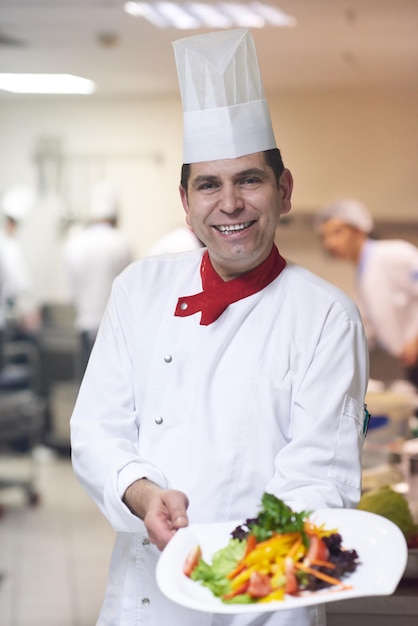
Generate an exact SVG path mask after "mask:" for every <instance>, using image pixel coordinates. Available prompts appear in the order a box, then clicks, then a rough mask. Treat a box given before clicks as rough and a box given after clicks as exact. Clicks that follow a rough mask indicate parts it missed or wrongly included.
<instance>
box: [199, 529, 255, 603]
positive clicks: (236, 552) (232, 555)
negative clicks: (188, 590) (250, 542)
mask: <svg viewBox="0 0 418 626" xmlns="http://www.w3.org/2000/svg"><path fill="white" fill-rule="evenodd" d="M245 547H246V542H245V541H240V540H239V539H230V540H229V542H228V544H227V545H226V546H225V548H221V549H220V550H218V551H217V552H215V553H214V554H213V557H212V564H209V563H206V561H204V560H203V559H200V561H199V563H198V565H197V566H196V567H195V569H194V570H193V572H192V574H191V578H192V580H197V581H200V582H201V583H202V585H205V587H208V588H209V589H210V590H211V591H212V593H213V594H214V595H215V596H217V597H220V596H223V595H225V594H227V593H229V592H230V591H231V585H230V582H229V580H228V578H227V575H228V574H229V572H232V570H233V569H234V568H235V566H236V564H237V563H238V561H240V560H241V559H242V557H243V556H244V553H245Z"/></svg>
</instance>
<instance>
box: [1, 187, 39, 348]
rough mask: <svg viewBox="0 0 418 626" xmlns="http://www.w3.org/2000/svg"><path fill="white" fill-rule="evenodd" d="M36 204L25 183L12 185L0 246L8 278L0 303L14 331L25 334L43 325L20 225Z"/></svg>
mask: <svg viewBox="0 0 418 626" xmlns="http://www.w3.org/2000/svg"><path fill="white" fill-rule="evenodd" d="M34 205H35V193H34V191H33V190H32V189H31V188H30V187H26V186H24V185H14V186H12V187H10V188H9V189H7V190H6V192H5V193H4V195H3V196H2V200H1V209H2V213H3V218H4V227H3V229H2V230H1V231H0V247H1V254H2V256H3V263H4V266H5V274H6V275H7V278H6V279H5V281H4V285H3V298H2V299H1V298H0V307H1V308H2V310H3V314H2V316H3V317H6V318H9V322H12V326H13V331H14V332H16V333H17V335H20V334H21V333H23V336H25V337H30V336H32V335H33V334H34V333H35V334H36V332H37V331H38V330H39V328H40V325H41V318H40V312H39V306H38V302H37V298H36V295H35V289H34V284H33V280H32V277H31V275H30V272H29V268H28V264H27V262H26V260H25V256H24V253H23V250H22V247H21V245H20V242H19V240H18V234H19V229H20V227H21V226H22V224H23V222H24V221H25V219H26V218H27V216H28V215H29V214H30V212H31V211H32V210H33V208H34Z"/></svg>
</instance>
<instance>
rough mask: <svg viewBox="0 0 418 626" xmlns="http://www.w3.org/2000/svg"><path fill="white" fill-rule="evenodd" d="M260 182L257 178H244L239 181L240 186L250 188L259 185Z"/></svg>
mask: <svg viewBox="0 0 418 626" xmlns="http://www.w3.org/2000/svg"><path fill="white" fill-rule="evenodd" d="M261 183H262V180H261V178H259V177H258V176H246V177H245V178H243V179H242V180H241V181H240V183H239V184H240V185H243V186H247V187H252V186H255V185H261Z"/></svg>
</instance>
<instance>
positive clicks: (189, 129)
mask: <svg viewBox="0 0 418 626" xmlns="http://www.w3.org/2000/svg"><path fill="white" fill-rule="evenodd" d="M173 46H174V54H175V59H176V65H177V73H178V78H179V83H180V92H181V98H182V102H183V111H184V117H183V121H184V129H183V163H196V162H199V161H214V160H218V159H228V158H235V157H239V156H244V155H246V154H252V153H254V152H261V151H263V150H268V149H271V148H275V147H276V140H275V138H274V133H273V128H272V124H271V119H270V113H269V109H268V104H267V100H266V99H265V95H264V88H263V83H262V80H261V76H260V70H259V66H258V60H257V54H256V51H255V46H254V41H253V38H252V35H251V33H250V32H249V30H248V29H245V28H237V29H232V30H223V31H220V32H213V33H209V34H205V35H197V36H194V37H185V38H183V39H178V40H177V41H175V42H173Z"/></svg>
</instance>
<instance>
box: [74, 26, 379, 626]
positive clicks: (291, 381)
mask: <svg viewBox="0 0 418 626" xmlns="http://www.w3.org/2000/svg"><path fill="white" fill-rule="evenodd" d="M175 52H176V61H177V66H178V71H179V73H180V75H182V77H183V79H184V80H182V81H181V82H182V99H183V105H184V108H185V109H186V110H185V117H184V126H185V135H184V136H185V143H184V146H183V162H184V163H196V162H197V161H207V160H208V161H214V160H217V159H226V158H235V157H239V156H241V155H245V154H252V153H255V152H261V151H263V150H268V149H271V148H274V147H275V145H276V144H275V139H274V136H273V132H272V125H271V120H270V117H269V114H268V107H267V104H266V101H265V98H264V93H263V88H262V82H261V80H260V77H259V72H258V65H257V59H256V56H255V51H254V43H253V40H252V38H251V35H250V33H249V31H248V30H244V29H235V30H233V31H230V32H228V31H222V32H219V33H209V34H207V35H201V36H196V37H190V38H186V39H184V40H180V41H178V42H175ZM202 76H205V80H201V77H202ZM195 79H196V80H195ZM202 88H203V91H204V92H205V93H204V94H202V93H200V90H201V89H202ZM230 99H231V100H232V101H233V102H231V103H230V102H229V100H230ZM229 104H231V106H229ZM203 254H205V252H204V250H194V251H189V252H184V253H180V254H177V255H172V254H171V255H167V256H161V257H158V256H157V257H148V258H144V259H142V260H141V261H138V262H137V263H135V264H133V265H131V266H130V267H129V268H127V269H126V270H125V271H124V272H123V273H122V275H121V276H120V277H118V278H117V279H116V281H115V283H114V286H113V289H112V295H111V298H110V301H109V305H108V307H107V309H106V313H105V315H104V318H103V321H102V324H101V327H100V329H99V333H98V336H97V341H96V344H95V347H94V348H93V352H92V355H91V360H90V363H89V366H88V368H87V371H86V375H85V377H84V380H83V382H82V385H81V388H80V393H79V397H78V400H77V402H76V406H75V409H74V413H73V416H72V418H71V437H72V451H73V465H74V469H75V472H76V474H77V475H78V477H79V479H80V481H81V483H82V485H83V486H84V487H85V489H86V490H87V492H88V493H89V494H90V495H91V497H92V498H93V499H94V500H95V501H96V503H97V504H98V506H99V507H100V509H101V511H102V512H103V514H104V515H105V516H106V517H107V519H108V520H109V522H110V523H111V524H112V526H113V527H114V529H115V530H116V531H117V537H116V543H115V547H114V551H113V555H112V560H111V566H110V575H109V581H108V586H107V591H106V597H105V600H104V604H103V607H102V610H101V613H100V617H99V620H98V622H97V625H98V626H262V625H268V626H323V625H324V607H323V606H322V607H310V608H309V609H297V610H293V611H279V612H271V613H270V612H267V613H264V614H253V615H241V616H239V615H212V614H209V613H204V612H197V611H192V610H189V609H186V608H183V607H181V606H179V605H177V604H174V603H173V602H171V601H169V600H168V599H166V598H165V596H163V595H162V593H161V592H160V591H159V589H158V588H157V585H156V581H155V567H156V563H157V560H158V557H159V552H158V550H157V548H156V547H155V546H154V545H152V544H150V541H149V539H148V536H147V532H146V529H145V525H144V523H143V522H142V521H141V520H140V519H139V518H138V517H136V516H135V515H133V514H132V513H131V512H130V510H129V509H128V507H127V506H125V504H124V503H123V495H124V493H125V491H126V489H127V487H128V486H129V485H131V484H132V483H133V482H135V481H136V480H137V479H140V478H142V477H145V478H148V479H149V480H151V481H153V482H155V483H156V484H158V485H159V486H161V487H163V488H173V489H178V490H180V491H182V492H184V493H185V494H186V495H187V497H188V499H189V502H190V505H189V508H188V517H189V521H190V523H195V522H222V521H227V520H242V521H244V520H245V519H246V518H247V517H252V516H254V515H256V514H257V513H258V510H259V507H260V505H261V498H262V495H263V493H264V492H265V491H267V492H271V493H273V494H275V495H276V496H278V497H280V498H282V499H284V500H285V501H286V502H287V503H288V504H289V505H290V506H292V507H294V508H296V509H299V510H301V509H308V510H310V509H316V508H322V507H352V506H355V504H356V503H357V502H358V499H359V497H360V487H361V476H360V473H361V449H362V443H363V438H364V435H363V421H364V420H363V413H364V408H363V401H364V396H365V392H366V385H367V378H368V359H367V347H366V340H365V336H364V332H363V327H362V324H361V321H360V316H359V312H358V310H357V308H356V306H355V305H354V304H353V302H352V301H351V300H350V299H349V298H348V297H347V296H345V295H344V294H343V293H341V292H340V291H339V290H338V289H336V288H335V287H333V286H331V285H329V284H327V283H325V282H324V281H322V280H321V279H319V278H317V277H315V276H314V275H313V274H311V273H309V272H307V271H306V270H304V269H302V268H300V267H296V266H294V265H292V264H288V265H287V267H286V268H285V269H284V270H283V271H282V272H281V273H280V274H279V275H277V274H275V276H276V278H274V279H273V280H272V281H271V282H270V283H269V284H268V285H267V286H266V287H264V289H261V290H259V291H258V292H256V293H253V294H252V295H248V296H247V297H243V298H242V299H241V300H238V301H234V302H233V303H232V304H229V306H227V308H226V309H225V310H224V311H223V313H221V315H220V317H218V318H215V321H213V320H212V321H211V322H209V323H208V325H206V323H205V322H204V323H203V324H200V321H201V318H200V313H199V312H198V313H195V314H193V313H192V307H191V308H190V309H189V312H190V313H191V314H190V315H188V314H187V310H186V309H184V308H182V305H185V304H187V303H185V302H184V301H183V302H182V303H181V304H180V310H183V311H185V310H186V316H185V317H184V316H182V315H180V314H179V313H178V312H177V314H176V315H175V314H174V313H175V311H176V306H177V304H178V299H179V298H181V297H183V298H184V297H185V296H189V295H193V294H197V293H199V292H201V290H202V285H203V282H202V278H201V273H200V271H201V259H202V255H203ZM209 256H210V250H209ZM260 271H262V270H260ZM206 275H207V274H206V273H205V274H204V276H206ZM265 284H267V283H265ZM224 285H228V283H224ZM220 292H222V293H225V292H228V288H226V289H223V288H220V287H217V288H216V289H214V291H213V294H212V295H211V296H210V297H211V298H212V299H213V302H215V301H216V298H217V297H219V294H220ZM229 293H230V294H231V291H229ZM208 295H209V294H207V296H208ZM202 321H203V320H202Z"/></svg>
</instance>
